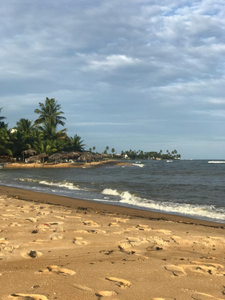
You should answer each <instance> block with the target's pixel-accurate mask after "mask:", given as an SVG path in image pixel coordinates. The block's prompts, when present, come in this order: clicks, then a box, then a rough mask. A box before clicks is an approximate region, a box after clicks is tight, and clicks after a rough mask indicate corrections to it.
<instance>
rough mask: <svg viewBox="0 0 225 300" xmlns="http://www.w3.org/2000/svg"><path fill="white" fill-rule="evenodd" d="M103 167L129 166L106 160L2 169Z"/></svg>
mask: <svg viewBox="0 0 225 300" xmlns="http://www.w3.org/2000/svg"><path fill="white" fill-rule="evenodd" d="M103 165H115V166H125V165H131V163H129V162H123V161H119V160H106V161H98V162H90V163H86V162H78V163H57V164H55V163H20V162H18V163H8V164H6V165H4V167H3V168H4V169H32V168H36V169H38V168H41V169H42V168H44V169H48V168H52V169H57V168H92V167H100V166H103Z"/></svg>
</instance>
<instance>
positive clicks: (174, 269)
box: [164, 265, 186, 276]
mask: <svg viewBox="0 0 225 300" xmlns="http://www.w3.org/2000/svg"><path fill="white" fill-rule="evenodd" d="M164 268H165V269H166V270H167V271H170V272H172V274H173V275H174V276H184V275H186V273H185V271H184V269H183V268H182V267H180V266H175V265H167V266H165V267H164Z"/></svg>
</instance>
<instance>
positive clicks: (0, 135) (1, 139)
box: [0, 127, 12, 156]
mask: <svg viewBox="0 0 225 300" xmlns="http://www.w3.org/2000/svg"><path fill="white" fill-rule="evenodd" d="M11 146H12V142H11V141H10V138H9V133H8V131H7V128H6V127H5V128H0V155H8V156H12V150H11Z"/></svg>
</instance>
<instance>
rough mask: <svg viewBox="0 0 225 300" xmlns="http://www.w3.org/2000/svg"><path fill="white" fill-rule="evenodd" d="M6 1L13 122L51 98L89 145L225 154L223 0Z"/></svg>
mask: <svg viewBox="0 0 225 300" xmlns="http://www.w3.org/2000/svg"><path fill="white" fill-rule="evenodd" d="M0 3H1V6H0V45H1V46H0V62H1V63H0V107H3V110H2V112H1V115H3V116H6V117H7V122H8V124H9V127H10V128H12V127H14V126H15V125H16V122H17V121H18V120H19V119H20V118H27V119H30V120H35V119H36V118H37V117H38V116H37V115H36V114H35V113H34V110H35V108H38V103H39V102H44V101H45V98H46V97H49V98H55V99H56V100H58V103H59V104H61V107H62V110H63V111H64V113H65V117H66V118H67V120H66V127H67V128H68V135H69V136H73V135H74V134H78V135H80V136H81V137H82V139H83V140H84V142H85V143H86V144H87V148H90V147H93V146H95V147H96V150H97V151H103V150H104V149H105V147H106V146H109V148H110V149H111V148H112V147H113V148H115V150H116V151H117V152H120V151H121V150H129V149H133V150H139V149H141V150H144V151H151V150H156V151H159V150H161V149H162V150H163V151H164V152H166V150H167V149H168V150H171V151H172V150H173V149H176V150H177V151H178V153H181V155H182V158H214V159H225V74H224V69H225V4H224V0H202V1H201V0H198V1H197V0H196V1H195V0H193V1H191V0H160V1H159V0H126V1H125V0H111V1H110V0H95V1H93V0H63V1H62V0H57V1H52V0H48V1H46V0H32V1H30V0H20V1H18V0H10V1H3V0H0ZM59 129H60V128H59Z"/></svg>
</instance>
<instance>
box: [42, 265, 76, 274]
mask: <svg viewBox="0 0 225 300" xmlns="http://www.w3.org/2000/svg"><path fill="white" fill-rule="evenodd" d="M39 272H40V273H50V272H52V273H56V274H62V275H71V276H72V275H74V274H76V272H75V271H73V270H70V269H66V268H61V267H59V266H56V265H53V266H48V267H47V268H46V269H44V270H40V271H39Z"/></svg>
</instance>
